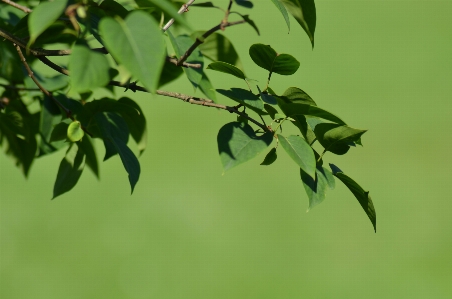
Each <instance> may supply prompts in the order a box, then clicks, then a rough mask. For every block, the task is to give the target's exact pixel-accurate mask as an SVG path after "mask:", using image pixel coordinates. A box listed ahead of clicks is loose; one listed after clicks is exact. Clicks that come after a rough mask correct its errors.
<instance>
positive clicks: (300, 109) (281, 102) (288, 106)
mask: <svg viewBox="0 0 452 299" xmlns="http://www.w3.org/2000/svg"><path fill="white" fill-rule="evenodd" d="M276 99H277V101H278V106H279V107H280V108H281V110H282V111H283V112H284V114H285V115H286V116H289V117H292V116H294V115H310V116H315V117H320V118H323V119H326V120H329V121H332V122H335V123H338V124H341V125H345V122H344V121H343V120H342V119H340V118H339V117H338V116H336V115H334V114H332V113H330V112H328V111H326V110H324V109H322V108H319V107H317V106H312V105H309V104H303V103H301V102H294V103H291V102H290V101H288V100H286V99H285V98H284V97H276Z"/></svg>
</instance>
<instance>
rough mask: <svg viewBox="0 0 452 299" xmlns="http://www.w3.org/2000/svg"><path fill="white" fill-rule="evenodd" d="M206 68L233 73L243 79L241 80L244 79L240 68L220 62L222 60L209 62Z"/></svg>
mask: <svg viewBox="0 0 452 299" xmlns="http://www.w3.org/2000/svg"><path fill="white" fill-rule="evenodd" d="M207 69H208V70H214V71H217V72H222V73H226V74H229V75H233V76H235V77H237V78H239V79H243V80H245V79H246V77H245V74H244V73H243V72H242V70H240V69H239V68H237V67H236V66H234V65H232V64H229V63H226V62H222V61H217V62H212V63H211V64H209V65H208V66H207Z"/></svg>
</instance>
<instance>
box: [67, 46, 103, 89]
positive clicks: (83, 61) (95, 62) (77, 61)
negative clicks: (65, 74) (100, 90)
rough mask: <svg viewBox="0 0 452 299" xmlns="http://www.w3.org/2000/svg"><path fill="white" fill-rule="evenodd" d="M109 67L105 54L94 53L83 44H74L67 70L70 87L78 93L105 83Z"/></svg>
mask: <svg viewBox="0 0 452 299" xmlns="http://www.w3.org/2000/svg"><path fill="white" fill-rule="evenodd" d="M109 68H110V66H109V64H108V60H107V58H106V57H105V55H102V54H100V53H95V52H93V51H91V50H90V49H88V47H85V46H74V48H73V49H72V54H71V56H70V58H69V71H70V72H71V76H70V78H71V83H72V87H73V88H74V89H75V91H77V92H78V93H83V92H88V91H91V90H92V89H94V88H96V87H101V86H105V85H107V83H108V81H109V74H108V70H109Z"/></svg>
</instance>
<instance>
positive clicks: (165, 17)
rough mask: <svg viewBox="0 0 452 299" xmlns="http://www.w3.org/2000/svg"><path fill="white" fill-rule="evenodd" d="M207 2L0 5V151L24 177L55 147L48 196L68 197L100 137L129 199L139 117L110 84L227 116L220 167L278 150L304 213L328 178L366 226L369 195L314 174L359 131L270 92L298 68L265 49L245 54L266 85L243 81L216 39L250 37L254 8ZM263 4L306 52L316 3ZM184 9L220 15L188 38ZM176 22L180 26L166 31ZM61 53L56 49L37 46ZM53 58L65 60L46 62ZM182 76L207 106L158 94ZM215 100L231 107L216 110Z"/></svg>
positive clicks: (308, 104) (305, 99)
mask: <svg viewBox="0 0 452 299" xmlns="http://www.w3.org/2000/svg"><path fill="white" fill-rule="evenodd" d="M217 2H220V1H216V2H215V3H214V2H195V1H187V2H185V3H184V2H180V1H170V0H135V1H128V2H126V1H113V0H104V1H93V0H77V1H72V0H71V1H67V0H57V1H42V2H41V3H39V5H37V6H35V7H33V6H32V5H33V3H34V2H30V5H27V6H23V7H22V8H21V6H20V5H19V6H16V7H13V6H8V5H7V4H5V3H2V4H0V33H1V37H2V41H1V42H0V94H1V96H0V97H1V102H0V108H1V110H2V111H1V112H0V145H1V146H2V147H3V148H4V149H5V152H6V154H8V155H9V156H11V157H12V158H13V159H14V160H15V162H16V164H17V165H18V166H19V167H20V168H21V169H22V171H23V173H24V174H25V175H26V176H27V175H28V173H29V170H30V167H31V165H32V163H33V161H34V160H35V159H36V158H39V157H42V156H45V155H48V154H51V153H55V152H58V151H60V150H61V151H63V150H65V151H64V154H62V155H63V158H62V160H61V163H60V166H59V169H58V170H57V175H56V180H55V184H54V191H53V198H55V197H57V196H60V195H61V194H63V193H65V192H68V191H70V190H72V188H73V187H74V186H75V185H76V184H77V182H78V180H79V178H80V176H81V175H82V173H83V171H84V169H85V166H86V167H88V168H89V169H90V170H91V171H92V172H93V173H94V174H95V175H96V176H97V177H99V163H98V159H97V154H96V150H95V147H94V146H93V142H92V140H93V139H99V140H101V141H102V143H103V145H104V150H105V155H104V158H103V160H104V161H106V160H109V159H110V158H111V157H114V156H119V158H120V160H121V162H122V164H123V166H124V169H125V171H126V173H127V175H128V179H129V182H130V186H131V191H132V192H133V190H134V188H135V186H136V184H137V182H138V181H139V178H140V173H141V167H140V163H139V159H138V155H136V154H135V153H134V151H133V150H132V149H131V148H130V147H129V143H130V142H129V140H130V139H133V140H134V141H135V144H136V146H137V148H136V150H135V151H136V152H138V153H139V154H142V153H143V151H144V150H145V149H146V141H147V132H146V118H145V116H144V113H143V111H142V110H141V108H140V106H139V104H138V103H137V102H136V101H134V100H133V99H132V97H121V96H119V95H117V94H116V90H115V89H113V88H112V87H113V86H119V87H123V88H124V89H125V90H126V91H127V90H129V92H130V91H131V92H136V91H142V92H150V93H153V94H159V95H162V96H168V97H173V98H177V99H180V100H183V101H184V102H189V103H192V104H196V105H200V106H206V107H216V108H219V109H222V110H226V111H228V112H230V113H234V114H236V115H237V119H236V121H232V122H229V123H227V124H225V125H224V126H223V127H221V128H220V130H219V132H218V135H217V142H218V152H219V156H220V161H221V163H222V165H223V169H224V171H228V170H230V169H231V168H234V167H236V166H238V165H240V164H242V163H245V162H247V161H249V160H251V159H253V158H255V157H256V156H258V155H259V154H260V153H262V152H263V151H266V150H267V148H269V147H270V150H269V152H268V154H267V155H266V157H265V159H264V161H263V162H262V163H261V165H265V166H268V165H271V164H273V163H275V162H276V161H277V160H278V159H277V158H278V151H281V148H282V151H284V152H285V153H286V154H287V155H288V156H289V157H290V158H291V159H292V160H293V162H294V163H295V166H296V167H297V168H299V171H300V178H301V181H302V184H303V186H304V188H305V191H306V194H307V195H308V198H309V209H311V208H313V207H314V206H316V205H318V204H319V203H321V202H323V201H324V199H325V196H326V192H327V190H329V189H333V188H334V187H335V178H338V179H339V180H340V181H341V182H343V183H344V184H345V185H346V186H347V187H348V188H349V189H350V191H351V192H352V193H353V195H354V196H355V197H356V198H357V199H358V201H359V203H360V204H361V206H362V208H363V209H364V211H365V212H366V214H367V215H368V217H369V219H370V220H371V222H372V224H373V226H374V228H375V227H376V216H375V209H374V206H373V203H372V200H371V198H370V196H369V192H365V191H364V190H363V189H362V188H361V187H360V186H359V185H358V184H357V183H356V182H355V181H354V180H352V179H351V178H350V177H348V176H347V175H345V174H344V173H343V172H342V171H341V170H339V168H337V167H336V166H334V165H332V164H330V166H331V171H330V170H329V169H327V168H326V167H324V166H323V157H324V154H325V153H327V152H330V153H332V154H336V155H344V154H346V153H347V152H348V151H349V149H350V147H354V146H356V145H357V144H359V145H361V137H362V135H363V134H364V133H365V132H366V130H360V129H355V128H352V127H350V126H348V125H347V124H346V123H345V122H344V121H343V120H342V119H341V118H340V117H339V116H337V115H335V114H333V113H331V112H329V111H327V110H326V109H323V108H321V107H319V106H318V105H317V104H316V102H315V101H314V100H313V99H312V98H311V97H310V96H309V95H308V94H307V93H306V92H305V91H303V90H302V89H300V88H298V87H288V88H287V89H286V90H285V92H284V93H282V94H277V93H275V92H274V91H273V89H272V88H271V79H272V76H289V75H294V74H295V73H296V72H297V71H298V69H299V66H300V62H299V61H298V60H297V59H296V58H295V57H294V56H292V55H290V54H286V53H279V52H278V51H277V50H276V48H274V47H272V46H270V45H265V44H254V45H251V46H250V48H249V52H248V55H247V56H249V58H250V59H251V60H252V61H253V62H254V63H255V65H256V66H257V67H259V68H261V69H262V74H264V75H265V76H266V78H267V80H266V85H265V86H263V85H261V86H259V85H257V84H255V81H253V80H250V79H249V78H248V77H247V76H246V72H245V70H244V68H243V64H242V62H241V58H240V55H239V53H238V52H237V51H236V50H235V47H234V45H233V43H232V42H231V41H230V40H229V39H228V38H227V37H226V36H225V35H223V34H221V33H220V32H221V31H222V30H225V29H227V28H228V27H231V26H238V25H241V24H248V25H249V26H252V28H254V30H255V31H256V33H257V34H259V33H260V32H259V28H258V26H257V25H256V23H255V22H254V21H253V20H252V19H251V18H250V16H249V14H247V12H249V11H250V10H251V9H255V7H257V6H258V2H257V1H254V2H253V1H249V0H235V1H232V0H230V1H229V4H228V5H227V7H222V6H220V4H219V3H217ZM223 2H224V1H223ZM272 2H273V4H274V5H275V8H276V10H275V12H276V13H278V11H279V13H280V14H281V16H282V18H283V19H284V21H285V22H286V24H287V27H288V29H289V30H290V26H291V20H292V19H291V17H290V16H292V17H293V19H294V20H295V21H296V22H297V23H298V24H299V25H300V26H301V27H302V28H303V29H304V31H305V32H306V34H307V36H308V38H309V40H310V42H311V44H312V46H314V33H315V26H316V9H315V4H314V0H272ZM223 4H224V3H222V4H221V5H223ZM18 8H19V9H18ZM188 8H190V9H204V10H206V11H209V10H212V9H214V10H218V9H220V10H222V11H223V12H224V18H223V19H221V20H218V23H217V24H214V26H213V27H212V28H210V29H207V30H205V31H194V30H193V28H192V25H191V24H189V23H188V22H187V20H186V18H185V17H184V15H185V14H186V13H188ZM207 13H208V12H207ZM176 26H177V27H179V28H178V30H174V29H175V27H176ZM50 46H52V47H50ZM62 46H64V49H61V50H47V49H48V48H52V49H54V48H55V47H62ZM23 53H25V55H24V54H23ZM54 56H64V57H65V58H66V59H63V61H64V62H63V63H61V62H60V63H55V62H54V61H53V58H52V57H54ZM59 61H61V60H59ZM38 65H41V66H42V65H46V66H48V67H49V68H50V69H51V70H53V71H54V75H52V76H47V75H43V74H41V73H40V72H39V71H37V69H39V67H38ZM207 70H208V71H207ZM210 71H217V72H221V73H223V74H224V75H225V76H226V75H231V76H235V77H237V78H239V79H241V80H243V82H244V85H243V86H242V87H243V88H242V87H237V86H231V87H230V89H215V88H214V87H213V85H212V83H211V81H210V79H209V77H208V73H209V72H210ZM182 75H184V76H185V77H186V79H187V80H188V81H189V82H190V83H191V85H192V86H193V89H194V90H195V91H196V90H200V92H202V93H203V94H204V95H205V97H206V98H199V97H193V96H189V95H183V94H179V93H177V92H169V91H163V90H161V89H160V88H161V87H163V86H165V85H166V84H168V83H170V82H172V81H174V80H176V79H178V78H179V77H180V76H182ZM138 84H140V85H142V86H140V85H138ZM102 89H104V90H105V91H107V92H108V93H109V94H111V96H110V97H102V98H98V97H96V91H98V90H102ZM218 95H222V96H224V97H225V98H227V99H229V100H230V101H231V103H234V104H233V105H230V106H226V105H221V104H218V103H216V101H217V96H218ZM283 125H284V126H286V125H293V126H295V128H297V130H299V133H298V134H296V135H289V136H287V135H286V134H285V133H283ZM316 142H318V145H319V146H321V147H323V152H322V153H321V154H319V153H318V152H317V151H316V150H315V149H314V144H315V143H316ZM280 145H281V146H280Z"/></svg>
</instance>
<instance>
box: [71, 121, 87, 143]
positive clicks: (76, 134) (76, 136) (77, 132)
mask: <svg viewBox="0 0 452 299" xmlns="http://www.w3.org/2000/svg"><path fill="white" fill-rule="evenodd" d="M84 135H85V132H84V131H83V129H82V125H81V124H80V122H79V121H74V122H71V123H70V124H69V126H68V127H67V138H68V139H69V140H70V141H72V142H77V141H79V140H80V139H82V138H83V136H84Z"/></svg>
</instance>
